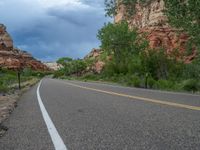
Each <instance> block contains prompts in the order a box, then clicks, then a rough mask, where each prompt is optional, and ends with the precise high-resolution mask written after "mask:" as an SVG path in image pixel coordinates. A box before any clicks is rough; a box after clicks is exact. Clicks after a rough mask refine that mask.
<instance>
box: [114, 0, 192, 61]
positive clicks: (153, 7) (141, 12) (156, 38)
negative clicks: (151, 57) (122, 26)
mask: <svg viewBox="0 0 200 150" xmlns="http://www.w3.org/2000/svg"><path fill="white" fill-rule="evenodd" d="M164 9H165V3H164V1H163V0H153V1H152V2H151V3H150V4H148V5H146V6H142V5H139V4H137V5H136V11H135V14H134V15H133V16H132V17H131V18H129V19H128V18H126V15H125V14H126V8H125V7H124V6H123V5H122V6H119V8H118V13H117V15H116V16H115V23H118V22H120V21H122V20H127V21H128V23H129V26H130V28H133V27H136V28H138V29H139V32H140V33H144V32H145V33H147V39H148V40H149V42H150V47H151V48H165V49H166V50H167V52H168V53H170V52H172V51H173V50H174V49H179V51H180V52H181V53H183V52H184V51H185V44H186V42H187V40H188V38H189V37H188V36H187V35H186V34H184V33H181V34H177V31H178V30H177V29H173V28H172V27H170V25H169V24H168V21H167V17H166V16H165V14H164ZM193 58H194V55H192V56H189V57H186V58H185V59H186V61H190V60H191V59H193Z"/></svg>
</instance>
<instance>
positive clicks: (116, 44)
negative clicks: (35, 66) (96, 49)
mask: <svg viewBox="0 0 200 150" xmlns="http://www.w3.org/2000/svg"><path fill="white" fill-rule="evenodd" d="M136 2H137V0H121V1H119V3H122V4H124V5H125V6H126V7H127V8H128V9H127V17H130V16H131V15H133V13H135V12H134V9H135V4H136ZM139 2H141V4H143V5H148V4H149V3H150V2H151V0H141V1H139ZM165 2H166V14H167V15H168V17H169V20H170V23H171V24H172V25H173V26H175V27H177V28H179V29H180V31H181V32H183V31H184V32H185V33H188V35H190V40H189V42H188V47H187V52H189V53H190V54H191V51H193V48H194V45H195V47H196V49H197V50H199V48H200V46H199V45H200V44H199V41H200V21H199V20H200V16H199V14H200V13H199V8H200V2H197V1H195V0H188V1H187V2H186V1H182V0H180V1H179V0H178V1H174V0H165ZM105 3H106V13H107V15H109V16H114V15H115V14H116V8H117V6H118V5H119V3H116V1H115V0H106V2H105ZM97 37H98V39H99V40H100V41H101V49H103V50H104V51H103V52H102V53H101V55H100V57H99V59H100V60H102V61H104V62H105V66H104V68H103V71H102V73H101V74H93V73H87V72H86V68H87V67H89V66H92V65H93V64H94V62H95V61H96V60H92V59H91V60H72V59H70V58H62V59H60V60H58V63H59V64H62V66H63V68H62V69H60V70H59V71H57V72H56V73H55V75H54V76H55V77H62V78H67V79H70V77H73V78H75V79H81V80H85V81H87V80H99V81H109V82H115V83H120V84H123V85H128V86H134V87H141V88H151V89H161V90H173V91H174V90H175V91H191V92H197V91H200V58H199V55H198V51H197V55H196V58H195V59H194V60H193V61H192V62H191V63H189V64H187V63H185V62H184V59H183V58H184V57H185V56H187V55H188V54H183V53H179V51H178V50H174V51H173V53H170V55H169V54H166V50H165V49H163V48H160V49H150V48H149V43H148V41H146V40H145V38H144V37H143V35H141V34H140V35H138V32H137V29H134V28H132V29H130V28H129V27H128V23H127V22H125V21H123V22H121V23H117V24H112V23H108V24H105V25H104V27H103V28H102V29H100V30H99V32H98V35H97ZM108 57H109V58H110V59H107V58H108Z"/></svg>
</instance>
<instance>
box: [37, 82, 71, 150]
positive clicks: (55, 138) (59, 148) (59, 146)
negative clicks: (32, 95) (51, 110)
mask: <svg viewBox="0 0 200 150" xmlns="http://www.w3.org/2000/svg"><path fill="white" fill-rule="evenodd" d="M41 83H42V81H40V83H39V85H38V87H37V99H38V103H39V105H40V110H41V112H42V116H43V118H44V121H45V123H46V126H47V129H48V131H49V135H50V136H51V140H52V142H53V144H54V147H55V150H67V148H66V146H65V144H64V142H63V140H62V138H61V137H60V135H59V134H58V131H57V130H56V127H55V125H54V124H53V122H52V120H51V118H50V116H49V114H48V112H47V110H46V108H45V106H44V104H43V102H42V99H41V97H40V86H41Z"/></svg>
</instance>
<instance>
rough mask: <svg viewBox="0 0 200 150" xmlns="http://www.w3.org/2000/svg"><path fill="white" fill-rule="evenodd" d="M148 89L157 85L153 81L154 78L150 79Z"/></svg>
mask: <svg viewBox="0 0 200 150" xmlns="http://www.w3.org/2000/svg"><path fill="white" fill-rule="evenodd" d="M147 82H148V87H149V88H153V87H154V85H155V84H156V81H155V80H154V79H153V78H151V77H150V78H148V81H147Z"/></svg>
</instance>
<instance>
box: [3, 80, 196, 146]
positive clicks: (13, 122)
mask: <svg viewBox="0 0 200 150" xmlns="http://www.w3.org/2000/svg"><path fill="white" fill-rule="evenodd" d="M4 125H5V126H7V127H8V128H9V130H8V132H7V133H6V135H5V136H3V137H2V138H0V150H54V149H56V150H66V149H68V150H200V96H199V95H192V94H183V93H172V92H161V91H153V90H144V89H136V88H127V87H121V86H114V85H106V84H100V83H88V82H79V81H64V80H55V79H48V78H46V79H43V80H42V82H41V83H40V84H38V85H37V86H35V87H33V88H32V89H31V90H30V91H28V92H27V93H25V94H24V95H23V96H22V97H21V100H20V101H19V103H18V107H17V108H16V110H15V111H14V113H13V114H12V115H11V117H10V118H9V119H8V120H7V121H6V122H5V124H4Z"/></svg>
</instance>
